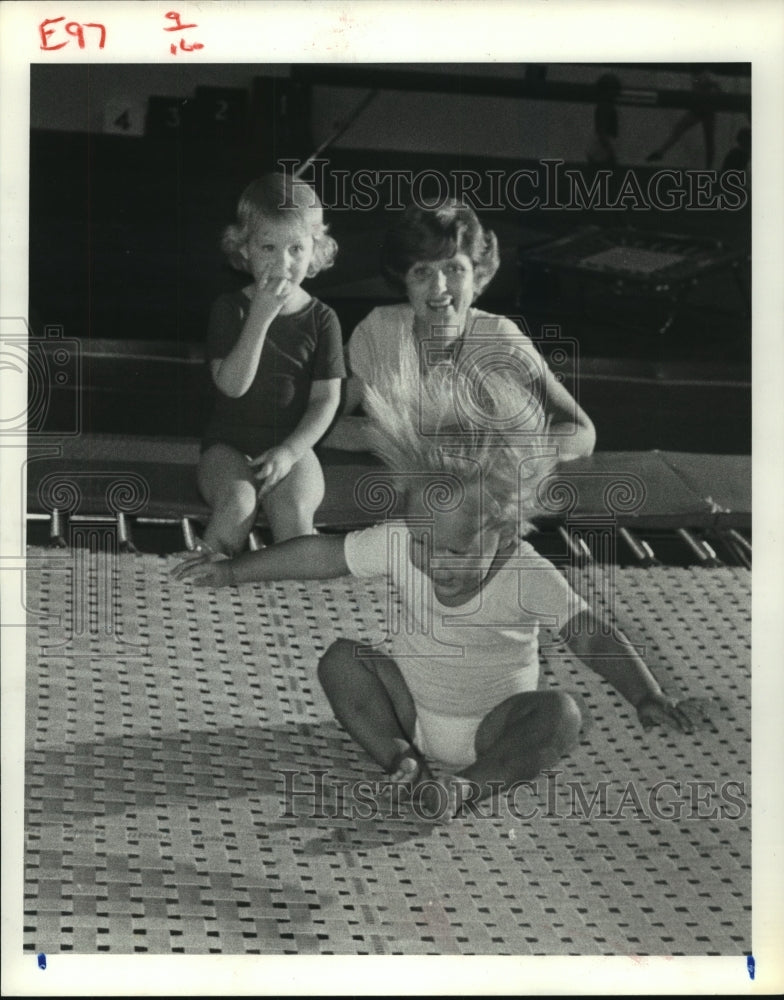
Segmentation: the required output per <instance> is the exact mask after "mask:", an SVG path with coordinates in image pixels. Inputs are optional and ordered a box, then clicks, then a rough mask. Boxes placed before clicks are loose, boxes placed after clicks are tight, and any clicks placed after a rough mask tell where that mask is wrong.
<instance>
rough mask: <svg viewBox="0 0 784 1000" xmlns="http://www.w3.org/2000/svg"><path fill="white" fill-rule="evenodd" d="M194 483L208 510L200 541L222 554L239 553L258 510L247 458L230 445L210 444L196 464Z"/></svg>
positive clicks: (255, 486) (256, 496) (256, 488)
mask: <svg viewBox="0 0 784 1000" xmlns="http://www.w3.org/2000/svg"><path fill="white" fill-rule="evenodd" d="M198 483H199V490H200V491H201V494H202V496H203V497H204V499H205V500H206V501H207V503H208V504H209V505H210V507H211V508H212V514H211V516H210V520H209V524H208V525H207V528H206V530H205V532H204V541H205V542H206V543H207V545H209V546H210V547H211V548H213V549H214V550H215V551H216V552H222V553H224V554H225V555H234V554H235V553H237V552H241V551H242V549H243V548H244V547H245V544H246V542H247V540H248V534H249V533H250V530H251V528H252V527H253V523H254V521H255V519H256V510H257V508H258V487H257V485H256V483H255V480H254V478H253V470H252V469H251V467H250V465H249V464H248V460H247V458H246V457H245V455H243V454H242V452H240V451H237V449H236V448H232V447H231V446H230V445H227V444H214V445H212V447H210V448H208V449H207V450H206V451H205V452H204V454H203V455H202V456H201V459H200V461H199V469H198Z"/></svg>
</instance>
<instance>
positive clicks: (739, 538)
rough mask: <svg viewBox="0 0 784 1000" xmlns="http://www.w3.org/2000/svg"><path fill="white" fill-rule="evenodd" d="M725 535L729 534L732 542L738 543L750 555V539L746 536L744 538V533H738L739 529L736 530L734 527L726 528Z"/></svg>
mask: <svg viewBox="0 0 784 1000" xmlns="http://www.w3.org/2000/svg"><path fill="white" fill-rule="evenodd" d="M727 535H728V536H729V537H730V538H731V539H732V540H733V541H734V542H737V544H738V545H739V546H740V547H741V548H743V549H745V550H746V552H748V553H749V555H751V542H750V541H749V540H748V538H746V536H745V535H742V534H741V533H740V532H739V531H736V529H735V528H728V529H727Z"/></svg>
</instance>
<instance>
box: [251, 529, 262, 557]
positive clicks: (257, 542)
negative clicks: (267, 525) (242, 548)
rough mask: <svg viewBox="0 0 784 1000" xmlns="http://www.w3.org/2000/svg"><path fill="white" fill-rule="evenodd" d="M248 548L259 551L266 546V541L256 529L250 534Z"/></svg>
mask: <svg viewBox="0 0 784 1000" xmlns="http://www.w3.org/2000/svg"><path fill="white" fill-rule="evenodd" d="M248 548H249V549H250V551H251V552H258V551H259V549H263V548H265V545H264V542H263V541H262V540H261V536H260V535H259V533H258V531H256V530H255V529H254V530H253V531H251V532H250V534H249V535H248Z"/></svg>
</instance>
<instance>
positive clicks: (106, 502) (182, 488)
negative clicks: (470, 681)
mask: <svg viewBox="0 0 784 1000" xmlns="http://www.w3.org/2000/svg"><path fill="white" fill-rule="evenodd" d="M197 457H198V451H197V450H194V443H193V442H192V441H188V439H180V440H177V441H167V440H165V439H164V440H161V441H160V442H157V443H156V442H153V441H150V440H147V439H142V440H134V439H129V438H123V439H117V441H116V442H115V446H114V448H113V446H112V442H111V439H110V438H109V439H107V438H101V439H99V440H95V441H93V442H91V441H90V440H83V441H81V442H80V443H78V439H77V442H71V443H70V444H69V445H68V446H67V448H66V449H64V452H63V454H62V455H60V456H59V457H56V458H52V457H51V456H45V457H40V458H35V457H31V459H30V461H29V462H28V465H27V497H28V510H29V511H30V512H32V513H48V512H51V510H52V509H54V508H57V509H58V510H60V511H61V512H65V513H75V512H78V513H81V514H88V515H105V514H113V513H117V511H118V510H119V511H121V512H123V513H126V514H128V515H129V516H146V517H161V518H166V517H168V518H174V519H179V518H182V517H193V518H199V519H204V518H206V517H207V516H208V514H209V510H208V508H207V506H206V504H205V503H204V501H203V500H202V499H201V497H200V495H199V493H198V490H197V487H196V474H195V462H196V460H197ZM321 457H322V464H323V468H324V476H325V480H326V484H327V489H326V495H325V498H324V501H323V503H322V505H321V507H320V509H319V510H318V512H317V515H316V523H317V526H318V527H324V528H329V527H333V528H348V527H355V526H362V525H367V524H372V523H374V522H375V521H378V520H380V519H382V518H383V517H384V516H385V513H386V510H385V509H384V508H383V507H379V506H378V503H377V502H376V501H377V500H381V501H382V502H383V493H384V491H383V490H381V491H380V492H379V493H377V494H375V495H374V493H373V488H372V483H373V482H378V483H382V482H383V481H384V478H385V477H384V470H383V468H381V467H380V465H379V463H378V462H376V461H374V459H373V457H372V456H370V455H366V454H361V453H360V454H356V453H350V452H339V451H334V450H330V449H323V450H322V452H321ZM748 479H749V461H748V460H747V459H745V458H744V456H724V455H687V454H679V453H670V452H657V451H651V452H599V453H596V454H594V455H592V456H591V457H590V458H587V459H579V460H577V461H574V462H569V463H565V464H563V465H562V466H560V467H559V468H558V469H557V470H556V471H555V472H554V473H553V474H552V475H551V476H549V477H548V479H547V480H546V481H545V482H544V483H543V484H542V488H541V490H540V502H541V507H542V513H541V516H539V517H538V518H537V520H539V521H540V522H542V523H546V522H548V521H558V522H560V521H563V520H565V519H570V518H573V519H575V518H583V519H585V518H591V517H597V518H607V517H608V516H610V517H612V518H614V519H615V520H616V521H617V522H618V523H619V524H624V525H628V526H631V527H638V528H645V527H650V528H666V527H681V526H683V527H694V528H710V527H713V526H714V525H715V523H716V519H717V512H720V511H721V512H724V513H723V516H725V517H726V516H728V512H730V511H731V512H732V517H733V522H732V524H733V525H734V526H743V525H744V524H749V523H750V518H751V511H750V494H749V483H748ZM263 523H264V518H263V513H261V514H260V517H259V524H263Z"/></svg>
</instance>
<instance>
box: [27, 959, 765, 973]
mask: <svg viewBox="0 0 784 1000" xmlns="http://www.w3.org/2000/svg"><path fill="white" fill-rule="evenodd" d="M38 968H39V969H45V968H46V955H44V953H43V952H41V954H40V955H39V956H38ZM751 978H752V979H753V978H754V977H753V976H752V977H751Z"/></svg>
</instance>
